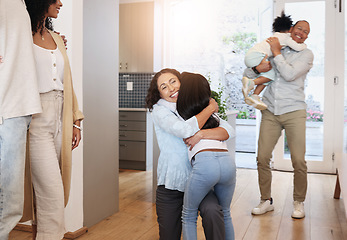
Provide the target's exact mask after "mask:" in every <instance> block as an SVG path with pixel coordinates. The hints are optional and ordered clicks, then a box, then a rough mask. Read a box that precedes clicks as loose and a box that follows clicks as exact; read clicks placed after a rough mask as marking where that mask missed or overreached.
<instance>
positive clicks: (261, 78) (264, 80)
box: [253, 76, 272, 85]
mask: <svg viewBox="0 0 347 240" xmlns="http://www.w3.org/2000/svg"><path fill="white" fill-rule="evenodd" d="M253 81H254V85H263V84H264V83H268V82H270V81H272V80H271V79H270V78H267V77H264V76H259V77H257V78H256V79H254V80H253Z"/></svg>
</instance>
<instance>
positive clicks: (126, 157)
mask: <svg viewBox="0 0 347 240" xmlns="http://www.w3.org/2000/svg"><path fill="white" fill-rule="evenodd" d="M119 168H123V169H136V170H146V111H119Z"/></svg>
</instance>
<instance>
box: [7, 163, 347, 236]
mask: <svg viewBox="0 0 347 240" xmlns="http://www.w3.org/2000/svg"><path fill="white" fill-rule="evenodd" d="M308 179H309V186H308V191H307V199H306V201H305V210H306V217H305V218H304V219H301V220H294V219H292V218H291V217H290V215H291V211H292V173H286V172H277V171H274V172H273V189H272V197H273V199H274V206H275V211H273V212H269V213H267V214H265V215H262V216H252V215H251V209H252V208H253V207H254V206H256V205H257V204H258V202H259V190H258V183H257V182H258V181H257V171H256V170H248V169H238V172H237V184H236V185H237V186H236V190H235V194H234V198H233V202H232V210H231V213H232V217H233V223H234V228H235V235H236V239H246V240H272V239H279V240H287V239H288V240H306V239H312V240H329V239H334V240H340V239H341V240H344V239H347V221H346V216H345V210H344V206H343V203H342V201H340V200H336V199H334V198H333V194H334V187H335V181H336V176H334V175H323V174H309V176H308ZM119 182H120V193H119V194H120V211H119V212H118V213H116V214H114V215H113V216H111V217H109V218H107V219H105V220H103V221H102V222H100V223H98V224H96V225H95V226H93V227H91V228H89V231H88V233H86V234H85V235H83V236H81V237H80V238H78V240H116V239H119V240H137V239H139V240H155V239H158V226H157V222H156V213H155V205H154V204H153V203H152V202H151V200H152V173H151V172H142V171H121V172H120V175H119ZM30 239H31V238H30V233H26V232H20V231H12V233H11V235H10V240H30ZM198 239H204V236H203V231H202V228H201V221H199V225H198Z"/></svg>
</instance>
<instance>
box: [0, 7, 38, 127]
mask: <svg viewBox="0 0 347 240" xmlns="http://www.w3.org/2000/svg"><path fill="white" fill-rule="evenodd" d="M0 56H2V57H3V63H0V124H1V123H2V120H3V119H8V118H13V117H20V116H27V115H31V114H35V113H39V112H41V111H42V109H41V102H40V96H39V92H38V87H37V75H36V68H35V61H34V53H33V40H32V34H31V24H30V18H29V15H28V12H27V10H26V7H25V5H24V2H23V1H22V0H0Z"/></svg>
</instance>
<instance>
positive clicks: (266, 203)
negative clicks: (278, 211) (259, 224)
mask: <svg viewBox="0 0 347 240" xmlns="http://www.w3.org/2000/svg"><path fill="white" fill-rule="evenodd" d="M273 210H274V206H273V205H272V198H271V199H270V200H269V199H268V200H260V203H259V205H258V206H256V207H255V208H253V209H252V214H254V215H261V214H264V213H267V212H270V211H273Z"/></svg>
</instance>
